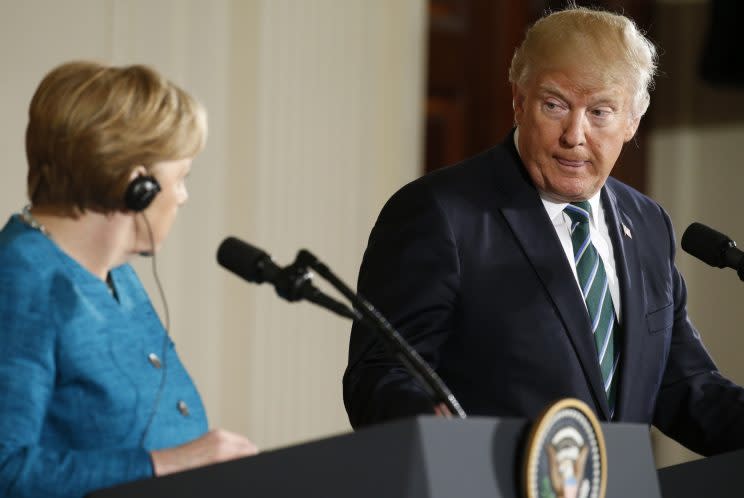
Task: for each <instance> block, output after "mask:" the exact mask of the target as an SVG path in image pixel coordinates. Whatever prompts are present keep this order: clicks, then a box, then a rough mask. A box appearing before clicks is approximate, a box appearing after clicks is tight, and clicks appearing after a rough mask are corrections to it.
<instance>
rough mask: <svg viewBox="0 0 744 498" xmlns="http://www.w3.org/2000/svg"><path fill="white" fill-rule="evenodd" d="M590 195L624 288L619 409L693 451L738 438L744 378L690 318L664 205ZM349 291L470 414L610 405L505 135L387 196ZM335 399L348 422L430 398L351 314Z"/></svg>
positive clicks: (559, 260) (414, 407)
mask: <svg viewBox="0 0 744 498" xmlns="http://www.w3.org/2000/svg"><path fill="white" fill-rule="evenodd" d="M601 202H602V205H603V207H604V210H605V216H606V221H607V225H608V228H609V232H610V237H611V239H612V244H613V248H614V255H615V259H616V263H617V264H616V266H617V272H618V278H619V284H620V294H621V301H622V313H621V324H620V325H621V329H622V332H621V341H622V342H621V343H622V346H621V347H622V359H621V362H620V366H619V369H620V374H619V375H620V379H619V386H618V389H619V391H618V403H617V409H616V414H615V418H614V420H615V421H623V422H638V423H645V424H650V423H653V424H655V425H657V426H658V427H659V428H660V429H661V430H662V431H663V432H665V433H667V434H668V435H670V436H671V437H673V438H675V439H677V440H679V441H680V442H681V443H683V444H685V445H686V446H688V447H689V448H691V449H693V450H695V451H698V452H700V453H703V454H711V453H716V452H720V451H726V450H730V449H734V448H738V447H744V390H742V389H741V388H740V387H738V386H736V385H734V384H732V383H731V382H729V381H728V380H726V379H724V378H723V377H721V375H720V374H719V373H718V372H717V370H716V367H715V365H714V363H713V361H712V360H711V358H710V357H709V355H708V353H707V352H706V351H705V348H704V346H703V344H702V343H701V341H700V336H699V334H698V332H697V331H696V330H695V328H694V327H693V325H692V323H690V321H689V319H688V317H687V309H686V289H685V284H684V281H683V279H682V277H681V276H680V274H679V272H678V271H677V269H676V267H675V265H674V253H675V241H674V234H673V231H672V225H671V222H670V220H669V217H668V216H667V214H666V213H665V212H664V211H663V209H662V208H661V207H660V206H659V205H658V204H657V203H656V202H654V201H653V200H651V199H649V198H648V197H646V196H644V195H642V194H640V193H639V192H637V191H635V190H633V189H632V188H630V187H628V186H627V185H624V184H622V183H620V182H618V181H617V180H615V179H613V178H609V179H608V180H607V183H606V184H605V186H604V187H603V189H602V193H601ZM626 228H627V230H626ZM626 231H628V232H629V234H630V235H628V234H626V233H625V232H626ZM358 290H359V293H360V294H361V295H362V296H364V297H366V298H367V299H368V300H369V301H370V302H371V303H372V304H374V305H375V306H376V307H377V308H378V309H379V310H380V311H381V312H382V313H383V315H385V316H386V317H387V318H388V319H389V320H390V322H391V323H392V324H393V325H394V326H395V327H396V328H397V329H398V331H399V332H400V333H401V334H402V335H403V336H404V337H405V338H406V339H407V340H408V341H409V342H410V343H411V344H412V345H413V346H414V347H415V349H416V350H417V351H418V352H419V353H420V354H421V355H422V356H423V357H424V358H425V359H426V360H427V361H429V362H430V363H431V364H432V366H433V367H434V368H435V369H436V371H437V372H438V374H439V375H440V376H441V377H442V379H443V380H444V382H445V383H446V384H447V385H448V386H449V387H450V389H451V390H452V392H453V394H454V395H455V396H456V397H457V398H458V400H459V401H460V403H461V404H462V407H463V408H464V409H465V411H466V412H467V413H468V414H470V415H487V416H520V417H528V418H535V417H536V416H537V415H538V414H539V413H540V412H541V411H542V410H543V409H544V408H545V406H546V405H547V404H548V403H550V402H552V401H555V400H557V399H559V398H564V397H574V398H578V399H580V400H582V401H584V402H585V403H587V404H588V405H589V406H590V407H592V408H593V410H594V411H595V412H596V414H597V415H598V416H599V417H600V419H602V420H607V419H608V416H609V408H608V404H607V399H606V397H605V394H604V390H603V388H602V378H601V373H600V370H599V365H598V362H597V356H596V349H595V345H594V342H593V338H592V334H591V326H590V323H589V317H588V313H587V311H586V308H585V305H584V302H583V299H582V297H581V294H580V291H579V290H578V286H577V285H576V282H575V279H574V276H573V274H572V271H571V268H570V266H569V263H568V261H567V260H566V257H565V253H564V252H563V249H562V247H561V245H560V242H559V240H558V237H557V235H556V233H555V230H554V228H553V225H552V223H551V221H550V219H549V218H548V215H547V213H546V211H545V209H544V207H543V204H542V201H541V200H540V197H539V195H538V192H537V190H536V189H535V187H534V185H533V184H532V182H531V180H530V178H529V176H528V175H527V172H526V171H525V169H524V167H523V165H522V163H521V160H520V159H519V156H518V155H517V152H516V148H515V147H514V144H513V135H512V134H510V135H509V137H507V139H506V140H505V141H504V143H502V144H500V145H498V146H496V147H495V148H493V149H491V150H489V151H487V152H485V153H483V154H481V155H479V156H476V157H474V158H472V159H469V160H467V161H465V162H463V163H461V164H458V165H456V166H452V167H450V168H446V169H443V170H440V171H437V172H435V173H433V174H429V175H427V176H424V177H422V178H419V179H418V180H416V181H414V182H412V183H410V184H408V185H406V186H405V187H403V188H402V189H401V190H399V191H398V192H397V193H396V194H395V195H393V197H392V198H391V199H390V200H389V201H388V202H387V204H386V205H385V207H384V208H383V209H382V212H381V214H380V216H379V219H378V221H377V223H376V225H375V227H374V229H373V230H372V233H371V235H370V239H369V245H368V247H367V250H366V252H365V254H364V260H363V262H362V266H361V270H360V274H359V283H358ZM344 402H345V405H346V409H347V412H348V414H349V418H350V420H351V423H352V425H353V426H354V427H359V426H362V425H365V424H370V423H376V422H380V421H384V420H388V419H391V418H397V417H403V416H408V415H413V414H418V413H431V411H432V408H431V402H430V401H429V400H428V398H427V397H426V396H425V394H424V392H423V390H422V389H420V388H419V386H418V385H417V384H416V383H415V382H414V381H413V380H412V379H411V377H410V376H409V375H408V373H407V372H406V371H405V369H403V368H402V367H401V366H400V365H399V364H398V363H397V362H396V361H395V360H391V357H390V355H389V354H388V353H387V351H385V348H384V347H383V346H382V345H381V343H380V342H379V341H378V340H377V339H376V337H375V336H373V335H372V334H370V333H369V332H368V331H367V330H366V329H364V328H362V327H360V326H357V325H355V326H354V328H353V329H352V335H351V343H350V348H349V366H348V368H347V370H346V374H345V375H344Z"/></svg>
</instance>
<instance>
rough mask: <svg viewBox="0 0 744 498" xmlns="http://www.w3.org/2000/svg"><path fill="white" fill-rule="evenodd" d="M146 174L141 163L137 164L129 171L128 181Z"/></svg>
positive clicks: (145, 169)
mask: <svg viewBox="0 0 744 498" xmlns="http://www.w3.org/2000/svg"><path fill="white" fill-rule="evenodd" d="M145 175H147V168H145V167H144V166H143V165H141V164H138V165H137V166H135V167H134V168H132V171H131V173H129V181H130V182H131V181H132V180H134V179H135V178H137V177H138V176H145Z"/></svg>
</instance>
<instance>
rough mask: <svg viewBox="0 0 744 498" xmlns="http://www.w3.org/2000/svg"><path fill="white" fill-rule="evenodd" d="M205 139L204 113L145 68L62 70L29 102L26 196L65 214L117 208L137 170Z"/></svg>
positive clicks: (190, 152)
mask: <svg viewBox="0 0 744 498" xmlns="http://www.w3.org/2000/svg"><path fill="white" fill-rule="evenodd" d="M206 135H207V120H206V111H205V110H204V107H203V106H202V105H201V104H200V103H199V102H197V101H196V100H195V99H194V98H193V97H192V96H190V95H189V94H188V93H186V92H185V91H184V90H182V89H181V88H179V87H178V86H176V85H174V84H173V83H171V82H170V81H168V80H166V79H165V78H163V77H162V76H161V75H160V74H158V73H157V72H156V71H155V70H153V69H152V68H149V67H147V66H142V65H134V66H127V67H113V66H106V65H103V64H99V63H95V62H85V61H81V62H69V63H66V64H62V65H61V66H58V67H57V68H55V69H53V70H52V71H51V72H50V73H49V74H47V75H46V76H45V77H44V79H43V80H42V81H41V83H40V84H39V87H38V88H37V90H36V93H35V94H34V96H33V99H32V100H31V105H30V108H29V121H28V127H27V129H26V156H27V158H28V196H29V198H30V200H31V203H32V204H34V205H36V206H42V205H43V206H54V207H55V209H57V210H60V211H61V212H64V213H66V214H68V215H71V216H77V215H78V214H80V213H82V212H83V211H85V210H92V211H96V212H101V213H111V212H114V211H119V210H124V209H125V204H124V193H125V191H126V188H127V185H128V184H129V181H130V176H131V174H132V171H133V170H134V169H135V168H136V167H137V166H144V167H145V168H146V169H147V170H148V171H150V169H151V167H152V166H153V165H154V164H155V163H157V162H160V161H166V160H175V159H184V158H190V157H194V156H195V155H196V154H197V153H199V152H200V151H201V150H202V149H203V147H204V144H205V141H206Z"/></svg>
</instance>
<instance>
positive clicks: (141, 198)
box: [124, 175, 160, 213]
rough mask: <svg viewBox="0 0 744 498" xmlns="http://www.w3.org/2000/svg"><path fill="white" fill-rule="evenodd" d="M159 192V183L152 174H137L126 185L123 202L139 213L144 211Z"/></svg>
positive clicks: (128, 207)
mask: <svg viewBox="0 0 744 498" xmlns="http://www.w3.org/2000/svg"><path fill="white" fill-rule="evenodd" d="M158 192H160V184H159V183H158V181H157V180H156V179H155V177H154V176H148V175H142V176H138V177H137V178H135V179H134V180H132V181H131V182H129V186H128V187H127V191H126V193H125V194H124V204H125V205H126V207H127V209H129V210H130V211H135V212H137V213H139V212H140V211H144V210H145V209H146V208H147V206H149V205H150V203H152V200H153V199H154V198H155V196H156V195H158Z"/></svg>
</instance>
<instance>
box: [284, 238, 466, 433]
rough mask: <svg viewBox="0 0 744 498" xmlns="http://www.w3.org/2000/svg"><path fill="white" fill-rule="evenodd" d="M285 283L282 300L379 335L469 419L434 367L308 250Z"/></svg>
mask: <svg viewBox="0 0 744 498" xmlns="http://www.w3.org/2000/svg"><path fill="white" fill-rule="evenodd" d="M308 268H312V269H313V270H315V271H316V272H317V273H318V274H319V275H320V276H322V277H323V278H325V279H326V280H327V281H328V282H329V283H330V284H331V285H332V286H333V287H334V288H335V289H336V290H337V291H339V292H340V293H341V294H343V295H344V296H345V297H346V298H347V299H348V300H349V301H350V302H351V304H352V306H353V308H352V309H349V308H348V307H347V306H346V305H344V304H343V303H340V302H338V301H336V300H334V299H333V298H331V297H329V296H327V295H325V294H323V293H322V292H321V291H320V290H318V289H316V288H315V287H313V286H312V284H311V283H310V279H311V278H312V275H311V274H310V272H309V271H308ZM281 273H282V275H281V277H282V278H281V281H280V283H279V282H277V283H276V284H275V285H276V288H277V292H278V293H279V295H280V296H282V297H284V298H285V299H288V300H290V301H296V300H299V299H303V298H304V299H308V300H309V301H312V302H314V303H316V304H318V305H320V306H322V307H324V308H326V309H329V310H330V311H333V312H334V313H337V314H339V315H341V316H344V317H346V318H351V319H352V320H355V321H359V322H361V323H363V324H364V325H366V326H367V327H368V328H369V329H370V330H372V331H374V332H376V333H378V334H379V335H380V336H381V338H382V339H383V340H384V341H385V343H386V344H387V345H388V346H389V347H390V349H391V350H392V352H393V354H394V355H395V356H396V357H397V358H398V359H399V360H400V361H401V363H403V365H404V366H405V367H406V369H407V370H408V371H409V373H410V374H411V375H412V376H413V377H414V378H415V379H417V380H418V381H419V383H420V384H421V385H422V386H423V387H424V389H425V390H426V392H427V394H428V395H429V396H430V397H431V398H432V400H433V401H434V402H435V405H436V404H439V403H444V405H445V406H447V408H449V411H450V413H451V414H452V415H453V416H455V417H457V418H461V419H464V418H466V417H467V415H466V414H465V411H464V410H463V409H462V407H461V406H460V403H459V402H458V401H457V398H455V396H454V394H452V392H451V391H450V390H449V388H448V387H447V386H446V385H445V383H444V381H442V379H441V378H440V377H439V375H437V373H436V372H435V371H434V369H433V368H431V366H430V365H429V364H428V363H427V362H426V361H424V359H423V358H422V357H421V355H419V354H418V352H417V351H416V350H415V349H413V348H412V347H411V345H410V344H408V342H407V341H406V340H405V339H404V338H403V336H401V335H400V333H398V331H397V330H395V328H393V326H392V325H391V324H390V322H388V321H387V320H386V319H385V317H384V316H382V314H381V313H380V312H379V311H377V309H375V307H374V306H372V304H370V303H369V302H368V301H367V300H366V299H364V298H363V297H361V296H359V295H358V294H356V293H355V292H354V291H352V290H351V289H350V288H349V287H348V286H347V285H346V284H344V282H342V281H341V279H339V278H338V277H337V276H336V275H334V273H333V272H332V271H331V270H330V268H328V266H327V265H325V264H324V263H322V262H321V261H319V260H318V258H316V257H315V256H314V255H313V254H312V253H310V252H309V251H307V250H306V249H301V250H300V251H299V252H298V253H297V258H296V259H295V262H294V263H292V264H291V265H289V266H288V267H287V268H285V269H283V270H282V271H281Z"/></svg>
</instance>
